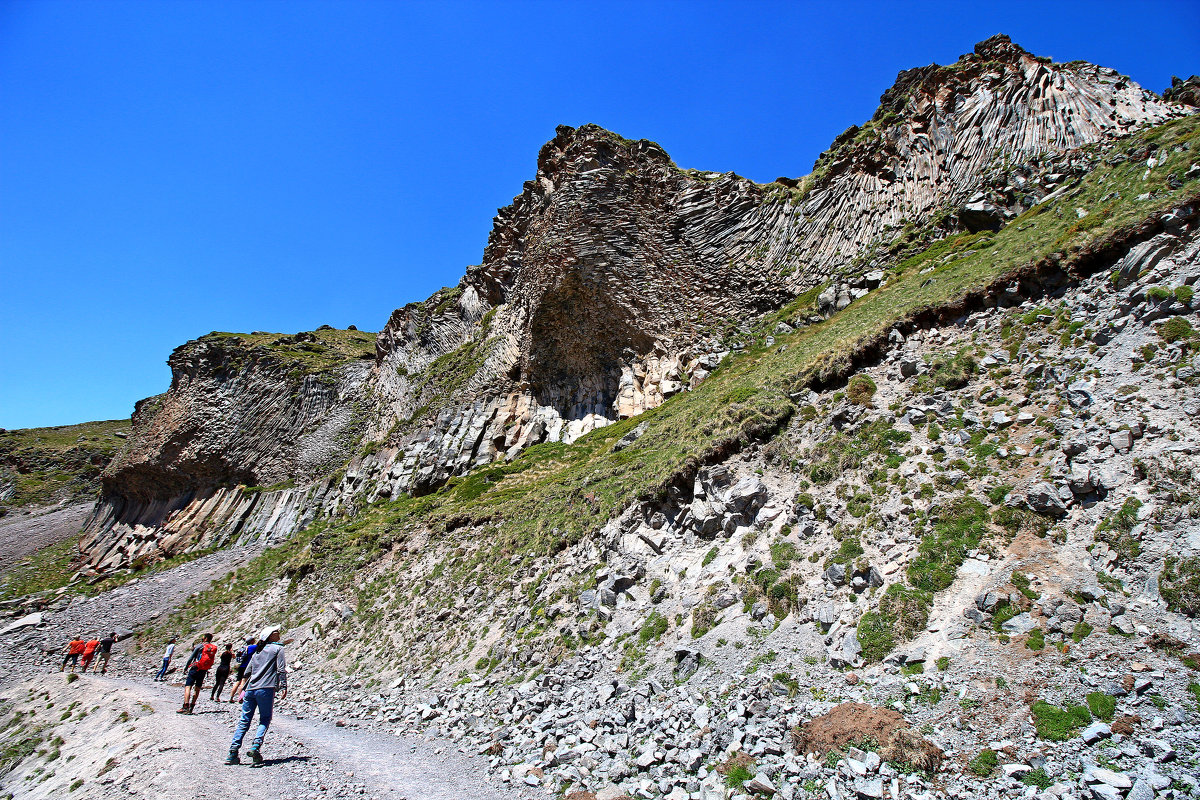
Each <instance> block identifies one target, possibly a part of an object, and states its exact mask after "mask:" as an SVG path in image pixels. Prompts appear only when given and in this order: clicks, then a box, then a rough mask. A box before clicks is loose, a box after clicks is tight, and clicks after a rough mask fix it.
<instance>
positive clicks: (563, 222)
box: [85, 36, 1187, 566]
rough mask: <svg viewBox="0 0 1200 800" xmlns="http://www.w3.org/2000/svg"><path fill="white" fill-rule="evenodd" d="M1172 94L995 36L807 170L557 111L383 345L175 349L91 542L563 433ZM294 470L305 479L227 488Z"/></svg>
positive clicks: (999, 208) (296, 500)
mask: <svg viewBox="0 0 1200 800" xmlns="http://www.w3.org/2000/svg"><path fill="white" fill-rule="evenodd" d="M1184 113H1187V111H1186V110H1185V108H1184V107H1183V106H1180V105H1177V104H1172V103H1168V102H1164V101H1162V100H1161V99H1159V98H1158V97H1157V96H1155V95H1154V94H1153V93H1150V92H1147V91H1145V90H1143V89H1141V88H1140V87H1138V86H1137V85H1136V84H1134V83H1132V82H1131V81H1129V79H1128V78H1125V77H1124V76H1121V75H1118V74H1117V73H1115V72H1113V71H1112V70H1107V69H1104V68H1101V67H1096V66H1093V65H1089V64H1081V63H1073V64H1051V63H1048V62H1046V61H1045V60H1044V59H1039V58H1037V57H1034V56H1032V55H1030V54H1029V53H1027V52H1025V51H1024V50H1022V49H1021V48H1019V47H1017V46H1016V45H1013V44H1012V43H1011V42H1010V41H1009V40H1008V39H1007V37H1003V36H997V37H993V38H992V39H989V40H988V41H986V42H983V43H981V44H980V45H978V46H977V47H976V49H975V52H974V53H971V54H968V55H965V56H963V57H962V58H961V59H960V60H959V61H958V62H957V63H956V64H954V65H951V66H944V67H943V66H937V65H933V66H929V67H921V68H918V69H914V70H908V71H905V72H903V73H901V74H900V76H899V78H898V80H897V82H896V84H895V85H894V86H893V87H892V88H891V89H889V90H888V91H887V92H885V93H884V95H883V97H882V99H881V106H880V108H879V111H877V112H876V114H875V116H874V117H873V118H872V120H870V121H869V122H868V123H866V124H865V125H864V126H862V127H861V128H858V127H852V128H850V129H849V130H847V131H846V132H845V133H843V134H842V135H841V136H839V137H838V138H837V139H836V140H835V141H834V143H833V145H832V147H831V148H830V149H829V150H828V151H827V152H826V153H824V154H822V156H821V158H820V159H819V160H818V161H817V164H816V166H815V168H814V172H813V174H812V175H810V176H807V177H805V178H802V179H797V180H789V179H779V181H777V182H776V183H772V184H768V185H765V186H764V185H758V184H755V183H753V182H751V181H748V180H746V179H744V178H740V177H738V176H736V175H734V174H732V173H729V174H723V175H722V174H717V173H708V172H697V171H693V170H682V169H680V168H678V167H677V166H676V165H675V164H674V163H673V162H672V161H671V159H670V158H669V157H668V156H667V154H666V153H665V152H664V151H663V150H662V149H661V148H660V147H659V146H658V145H656V144H654V143H652V142H648V141H644V140H643V141H637V142H634V141H629V140H626V139H623V138H621V137H620V136H617V135H616V134H613V133H610V132H608V131H605V130H603V129H600V128H598V127H596V126H593V125H585V126H583V127H581V128H578V129H575V128H570V127H566V126H563V127H560V128H559V129H558V131H557V134H556V136H555V138H554V139H553V140H552V141H550V142H549V143H547V144H546V145H545V146H544V147H543V148H542V150H541V152H540V153H539V156H538V164H537V172H536V175H535V177H534V179H533V180H531V181H528V182H526V184H525V186H524V188H523V191H522V193H521V194H520V195H519V196H517V197H516V198H515V199H514V201H513V203H512V204H511V205H509V206H508V207H506V208H504V209H502V210H501V211H500V212H499V214H498V215H497V217H496V219H495V222H494V225H493V229H492V232H491V235H490V237H489V240H488V245H487V247H486V249H485V251H484V254H483V260H482V263H481V264H480V265H478V266H475V267H471V268H469V269H468V270H467V273H466V275H465V277H464V278H463V280H462V281H461V282H460V284H459V285H458V286H457V287H455V288H453V289H446V290H442V291H441V292H439V293H438V294H436V295H434V296H433V297H431V298H430V299H429V300H427V301H424V302H423V303H414V304H410V305H408V306H405V307H404V308H402V309H399V310H397V311H396V312H394V313H393V314H392V316H391V318H390V319H389V320H388V322H387V324H386V325H385V327H384V328H383V330H382V331H381V332H380V333H379V335H378V339H377V340H376V342H375V350H374V354H373V361H372V360H368V359H358V358H351V359H349V362H348V363H345V364H343V365H340V366H330V365H326V368H324V369H323V370H322V371H320V372H319V376H318V375H314V374H312V373H305V372H304V371H303V370H300V371H299V372H300V373H302V374H297V367H296V365H295V364H294V363H293V361H294V360H295V359H292V360H291V361H289V360H288V359H289V358H291V357H288V358H282V359H281V357H279V355H278V353H276V352H273V348H274V349H275V350H278V349H279V348H280V347H283V345H278V344H273V343H272V344H270V345H269V346H268V343H264V342H257V341H254V342H251V341H249V340H247V341H244V342H242V341H238V342H235V341H234V340H233V339H231V338H227V337H226V338H221V339H220V340H211V338H210V337H206V339H204V340H200V341H199V342H195V343H189V344H188V345H185V346H184V347H183V348H181V349H180V350H179V351H177V352H176V354H175V355H174V356H172V362H171V365H172V370H173V375H174V378H173V382H172V387H171V389H170V391H168V392H167V394H166V395H165V396H163V397H162V399H161V401H156V402H155V403H153V404H150V405H146V406H144V407H142V408H141V409H139V413H138V415H137V417H138V419H137V424H136V426H135V433H134V436H133V438H132V441H131V443H130V446H129V448H128V449H127V451H126V452H125V453H123V454H122V456H121V457H120V458H119V459H118V460H117V461H116V462H115V463H114V464H113V465H112V466H111V467H110V468H109V469H108V471H107V472H106V477H105V487H104V488H105V491H104V499H103V502H102V504H101V506H100V507H99V509H98V512H97V515H96V517H95V519H94V520H93V524H92V525H91V526H90V528H89V532H90V535H89V538H88V539H87V540H86V541H85V548H86V549H87V550H88V552H89V553H91V554H92V560H93V563H94V564H96V565H97V566H100V565H105V566H112V565H116V564H119V563H122V561H123V560H124V559H127V558H129V557H130V554H132V553H135V552H151V551H153V550H154V548H158V550H161V551H163V552H174V551H177V550H178V549H181V548H183V547H187V546H191V545H192V544H194V543H196V542H199V541H206V542H209V543H221V542H224V541H230V540H233V539H235V538H242V539H245V538H246V537H253V536H258V535H262V534H263V533H264V532H267V531H270V532H273V533H276V534H282V533H286V532H288V531H289V530H290V526H293V525H295V524H298V522H299V521H303V520H306V519H310V518H311V517H312V515H314V514H316V513H318V512H319V511H325V512H330V513H334V512H339V511H345V510H348V509H351V510H352V509H353V508H355V507H357V506H358V505H360V504H362V503H368V502H373V501H375V500H378V499H380V498H386V497H397V496H399V495H400V494H403V493H408V494H418V493H423V492H427V491H430V490H431V489H433V488H435V487H437V486H439V485H440V484H442V483H443V482H444V481H445V480H446V479H447V478H449V477H451V476H454V475H459V474H462V473H464V472H466V471H469V470H470V469H472V468H474V467H478V466H481V465H484V464H489V463H492V462H494V461H497V460H501V459H507V458H512V457H513V456H515V454H516V453H518V452H519V451H521V450H522V449H523V448H525V447H527V446H529V445H531V444H536V443H539V442H546V441H550V442H555V441H564V442H572V441H574V440H575V439H576V438H578V437H579V436H581V435H583V434H585V433H587V432H588V431H591V430H594V429H595V428H598V427H602V426H604V425H607V424H610V423H612V422H614V421H616V420H619V419H622V418H627V417H631V416H635V415H637V414H640V413H642V412H644V411H646V410H648V409H652V408H654V407H656V406H658V405H660V404H661V403H662V402H664V401H665V400H666V399H667V398H669V397H671V396H672V395H674V394H677V393H680V392H683V391H687V390H689V389H691V388H694V387H695V386H696V385H698V384H699V383H700V382H701V381H702V380H703V379H704V378H705V376H706V375H707V374H708V373H709V372H710V371H711V370H713V369H714V368H716V366H717V365H718V364H719V363H720V362H721V360H722V359H723V358H724V357H725V355H726V354H727V353H728V352H729V349H730V348H732V347H735V346H736V344H737V339H738V337H739V335H740V334H739V329H741V330H746V328H745V326H746V325H747V324H749V323H750V322H751V321H753V320H755V319H757V318H758V317H760V316H761V315H762V314H763V313H764V312H767V311H771V310H774V309H777V308H779V307H781V306H783V305H785V304H786V303H788V302H789V301H790V300H791V299H792V298H794V297H795V296H796V295H797V293H799V292H800V291H803V290H807V289H810V288H813V287H823V286H828V288H827V289H826V294H825V295H824V296H823V300H824V301H825V302H824V303H823V305H824V306H827V307H828V310H830V311H831V310H834V309H835V308H842V307H844V306H845V305H847V304H849V303H850V302H851V301H852V300H854V299H855V298H857V297H859V296H861V295H862V294H863V293H865V292H866V291H868V290H869V289H870V288H871V287H872V286H875V285H878V282H879V280H881V277H880V276H871V275H870V273H871V272H872V269H873V267H874V266H875V263H874V261H873V254H874V253H875V252H876V251H877V250H878V248H879V247H880V246H882V245H886V244H887V243H889V242H892V241H895V240H897V238H898V237H900V236H902V235H919V236H924V237H926V238H936V237H938V236H940V235H945V234H946V233H948V232H951V231H954V230H959V229H963V228H967V229H971V230H977V229H984V228H995V227H999V226H1000V225H1002V224H1003V223H1004V222H1005V221H1006V220H1007V219H1009V218H1011V217H1013V216H1015V215H1016V214H1018V213H1020V212H1021V211H1022V210H1024V209H1026V208H1028V207H1030V206H1031V205H1033V204H1035V203H1037V202H1039V201H1041V200H1042V199H1043V198H1045V197H1046V196H1048V195H1050V194H1051V193H1053V192H1054V191H1056V190H1058V189H1059V188H1061V187H1064V186H1066V185H1068V184H1069V183H1070V182H1071V180H1072V175H1071V172H1070V170H1071V161H1070V159H1069V158H1066V159H1065V160H1064V157H1063V154H1064V153H1065V152H1067V151H1070V150H1071V149H1073V148H1079V147H1081V146H1084V145H1088V144H1090V143H1093V142H1097V141H1101V140H1104V139H1106V138H1111V137H1114V136H1120V135H1123V134H1125V133H1126V132H1127V131H1129V130H1131V129H1133V128H1135V127H1137V126H1140V125H1144V124H1149V123H1157V122H1161V121H1163V120H1166V119H1169V118H1171V117H1173V116H1178V115H1181V114H1184ZM1060 170H1065V171H1060ZM253 338H254V337H249V339H253ZM256 348H258V349H256ZM152 412H153V413H152ZM343 465H344V466H345V469H344V470H342V471H340V472H339V469H340V468H341V467H342V466H343ZM288 481H291V482H294V483H296V484H299V485H302V486H306V487H311V490H310V491H307V492H301V491H300V490H296V489H292V488H279V489H276V490H275V491H270V492H257V493H255V494H254V495H253V497H250V496H248V495H246V493H245V492H244V491H242V490H239V489H236V488H234V487H236V486H237V485H239V484H241V485H255V486H274V485H275V484H279V483H283V482H288ZM198 504H199V505H198ZM216 506H219V507H220V508H221V509H223V510H221V511H220V513H219V514H217V515H216V516H214V511H213V508H215V507H216ZM284 509H286V511H285V510H284ZM252 518H253V519H252ZM281 520H283V521H282V522H281ZM184 521H186V522H184ZM201 529H203V531H204V533H203V534H200V533H199V531H200V530H201ZM168 530H170V531H172V533H171V535H170V536H164V535H162V532H163V531H168ZM135 534H136V535H135ZM133 538H137V543H136V544H131V542H132V541H133Z"/></svg>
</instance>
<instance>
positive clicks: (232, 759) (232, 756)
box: [225, 750, 242, 765]
mask: <svg viewBox="0 0 1200 800" xmlns="http://www.w3.org/2000/svg"><path fill="white" fill-rule="evenodd" d="M225 763H226V764H229V765H233V764H240V763H242V760H241V759H240V758H238V754H237V750H230V751H229V757H228V758H226V759H225Z"/></svg>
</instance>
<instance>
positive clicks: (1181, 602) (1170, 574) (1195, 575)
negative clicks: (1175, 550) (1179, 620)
mask: <svg viewBox="0 0 1200 800" xmlns="http://www.w3.org/2000/svg"><path fill="white" fill-rule="evenodd" d="M1158 589H1159V593H1160V594H1161V595H1162V597H1163V599H1164V600H1166V601H1167V608H1169V609H1171V610H1172V611H1178V612H1180V613H1181V614H1186V615H1187V616H1189V617H1195V616H1197V615H1200V557H1196V556H1193V557H1191V558H1178V557H1176V556H1173V555H1168V556H1167V557H1166V558H1165V559H1164V560H1163V568H1162V572H1161V573H1159V576H1158Z"/></svg>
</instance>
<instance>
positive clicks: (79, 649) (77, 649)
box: [58, 636, 87, 672]
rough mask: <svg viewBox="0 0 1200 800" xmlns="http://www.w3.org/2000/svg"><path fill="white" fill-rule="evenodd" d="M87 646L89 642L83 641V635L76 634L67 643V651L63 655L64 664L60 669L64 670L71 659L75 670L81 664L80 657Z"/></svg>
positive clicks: (60, 670)
mask: <svg viewBox="0 0 1200 800" xmlns="http://www.w3.org/2000/svg"><path fill="white" fill-rule="evenodd" d="M86 646H87V643H86V642H84V641H83V637H82V636H76V637H75V638H74V639H72V640H71V641H70V642H69V643H68V644H67V653H66V655H64V656H63V662H62V666H61V667H59V670H58V671H59V672H62V671H63V670H65V669H66V668H67V662H68V661H69V662H70V663H71V672H74V671H75V668H76V667H78V666H79V657H80V656H81V655H83V648H84V647H86Z"/></svg>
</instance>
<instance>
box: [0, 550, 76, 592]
mask: <svg viewBox="0 0 1200 800" xmlns="http://www.w3.org/2000/svg"><path fill="white" fill-rule="evenodd" d="M79 565H80V562H79V540H78V539H76V538H74V537H72V538H70V539H68V540H67V541H65V542H59V543H58V544H53V545H50V546H49V547H43V548H42V549H41V550H38V551H37V552H35V553H33V554H31V555H30V556H29V557H28V558H26V559H23V560H22V561H20V562H18V563H17V564H16V565H15V566H13V567H12V568H11V569H10V570H9V571H8V572H6V573H5V574H4V576H3V577H2V578H0V600H10V599H12V598H15V597H24V596H25V595H27V594H35V593H37V592H47V591H52V590H54V589H58V588H60V587H62V586H66V585H67V584H68V583H70V581H71V577H72V576H73V575H74V574H75V573H76V572H77V571H78V570H79Z"/></svg>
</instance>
